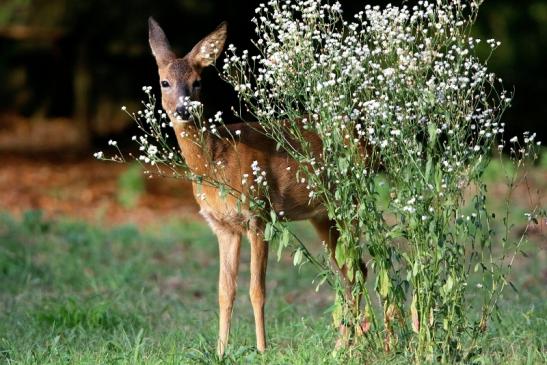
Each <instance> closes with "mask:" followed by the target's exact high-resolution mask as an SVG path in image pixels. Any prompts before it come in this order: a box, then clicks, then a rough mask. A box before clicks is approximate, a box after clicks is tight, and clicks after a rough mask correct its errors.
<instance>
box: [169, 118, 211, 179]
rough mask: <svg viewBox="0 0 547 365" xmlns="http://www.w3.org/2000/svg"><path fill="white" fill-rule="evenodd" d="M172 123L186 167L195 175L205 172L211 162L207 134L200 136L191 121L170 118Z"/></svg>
mask: <svg viewBox="0 0 547 365" xmlns="http://www.w3.org/2000/svg"><path fill="white" fill-rule="evenodd" d="M172 123H173V129H174V130H175V134H176V136H177V142H178V144H179V147H180V152H181V154H182V157H183V158H184V161H185V162H186V164H187V165H188V168H189V169H190V170H191V171H192V172H193V173H194V174H196V175H202V176H203V175H205V174H207V171H208V170H209V164H210V163H211V161H210V160H211V157H210V156H209V151H208V150H207V144H208V141H207V139H208V138H207V137H208V136H207V135H204V136H203V137H200V133H201V132H200V131H199V130H198V128H197V127H196V126H195V125H194V124H193V123H191V122H181V121H179V120H172ZM203 139H206V140H203Z"/></svg>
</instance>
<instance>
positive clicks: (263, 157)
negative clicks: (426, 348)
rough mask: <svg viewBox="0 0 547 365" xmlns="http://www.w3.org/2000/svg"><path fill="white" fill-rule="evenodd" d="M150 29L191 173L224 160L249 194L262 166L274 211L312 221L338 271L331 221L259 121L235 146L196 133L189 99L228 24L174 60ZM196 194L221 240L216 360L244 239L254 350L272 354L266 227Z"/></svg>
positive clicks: (158, 32)
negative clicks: (268, 331) (247, 181)
mask: <svg viewBox="0 0 547 365" xmlns="http://www.w3.org/2000/svg"><path fill="white" fill-rule="evenodd" d="M148 26H149V43H150V48H151V50H152V54H153V56H154V57H155V60H156V64H157V67H158V73H159V80H160V87H161V104H162V107H163V109H164V110H165V111H166V112H167V113H168V115H169V118H170V120H171V123H172V126H173V129H174V132H175V134H176V139H177V143H178V147H179V149H180V153H181V155H182V157H183V159H184V160H185V162H186V164H187V166H188V168H189V169H190V170H191V171H192V173H194V174H196V175H201V176H213V178H214V175H215V172H214V171H213V169H214V167H213V166H216V164H217V163H218V162H220V163H221V164H222V165H223V166H224V167H223V179H224V182H225V183H226V184H227V185H229V186H231V187H232V188H233V189H235V190H237V191H240V192H242V193H245V192H246V191H247V190H246V189H248V185H245V184H244V181H242V176H246V174H247V175H249V176H252V167H251V165H253V163H254V164H255V166H256V165H258V166H260V168H261V170H262V171H264V172H265V173H266V176H267V179H268V183H269V185H270V191H269V194H270V195H269V197H270V201H271V205H272V206H271V208H272V209H273V210H274V211H275V212H278V213H279V212H283V217H284V219H286V220H287V221H297V220H310V221H311V223H312V224H313V226H314V227H315V229H316V231H317V233H318V235H319V238H320V239H321V240H322V241H323V242H324V244H325V246H326V248H327V250H328V251H329V257H330V260H331V262H333V263H334V265H336V259H335V256H334V252H335V247H336V242H337V240H338V237H339V233H338V231H337V229H336V227H335V225H334V223H333V221H331V220H330V219H329V217H328V215H327V213H326V210H325V208H324V207H323V205H322V204H321V202H320V201H315V200H313V201H310V198H309V195H308V194H309V191H308V190H307V189H306V184H305V183H302V182H301V181H297V179H296V177H295V172H296V171H297V170H298V165H297V162H296V161H294V160H293V159H291V158H290V157H289V156H288V154H287V153H286V152H284V151H283V150H278V148H276V143H275V142H274V141H273V140H271V139H269V138H268V137H267V136H265V135H264V134H263V133H260V131H258V130H257V127H256V123H254V124H255V125H250V124H249V123H234V124H227V125H226V128H227V129H228V131H229V132H235V131H238V133H237V135H238V136H237V138H236V139H235V140H233V139H226V138H219V137H218V136H217V135H213V134H212V133H211V134H208V133H207V132H205V136H204V137H202V138H203V139H201V140H200V139H199V138H200V137H198V136H199V131H198V127H197V125H196V123H195V122H194V121H193V120H192V117H191V114H190V112H189V110H188V105H187V103H186V102H185V100H188V99H190V100H194V101H200V91H201V73H202V71H203V69H204V68H206V67H208V66H211V65H213V64H214V63H215V62H216V60H217V58H218V57H219V56H220V54H221V52H222V49H223V48H224V44H225V41H226V37H227V23H226V22H223V23H221V24H220V25H219V26H218V27H217V28H216V29H215V30H214V31H213V32H211V33H210V34H208V35H207V36H205V37H204V38H203V39H201V40H200V41H199V42H198V43H196V44H195V46H194V47H193V48H192V49H191V50H190V52H188V53H187V54H186V55H185V56H184V57H182V58H178V57H177V56H176V55H175V53H174V52H173V50H172V48H171V46H170V43H169V41H168V39H167V37H166V35H165V33H164V31H163V30H162V28H161V27H160V25H159V24H158V23H157V22H156V20H155V19H154V18H152V17H150V18H149V20H148ZM306 137H307V139H308V140H309V141H310V142H311V146H312V149H313V151H314V152H315V153H316V154H317V155H320V153H321V149H322V145H321V140H320V139H319V137H318V136H317V135H316V134H313V133H311V132H310V133H308V134H307V136H306ZM192 189H193V194H194V197H195V198H196V201H197V203H198V205H199V209H200V214H201V215H202V216H203V218H204V219H205V220H206V222H207V223H208V225H209V226H210V228H211V229H212V231H213V232H214V234H215V235H216V237H217V240H218V252H219V257H220V260H219V266H220V267H219V278H218V304H219V326H218V342H217V354H218V356H219V357H221V358H222V357H223V355H224V353H225V351H226V348H227V345H228V337H229V332H230V324H231V317H232V311H233V305H234V299H235V295H236V286H237V275H238V268H239V261H240V248H241V238H242V235H243V234H245V235H246V236H247V237H248V240H249V242H250V249H251V262H250V274H251V275H250V288H249V296H250V301H251V305H252V309H253V314H254V321H255V334H256V348H257V350H258V351H259V352H260V353H262V352H264V351H265V350H266V331H265V324H264V312H265V302H266V267H267V260H268V242H266V241H265V239H264V229H265V222H264V221H263V220H262V219H260V218H259V217H257V216H256V214H255V213H254V212H253V211H252V210H250V209H249V208H248V206H245V205H244V206H241V204H239V201H238V199H237V198H236V197H233V196H231V195H228V196H225V197H221V196H220V194H219V188H218V187H215V186H210V185H207V184H202V185H199V184H198V183H196V182H192ZM338 270H339V271H340V272H343V268H342V269H341V268H339V267H338Z"/></svg>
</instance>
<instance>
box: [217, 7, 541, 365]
mask: <svg viewBox="0 0 547 365" xmlns="http://www.w3.org/2000/svg"><path fill="white" fill-rule="evenodd" d="M480 3H481V1H476V0H471V1H460V0H454V1H441V0H439V1H436V2H428V1H418V3H417V5H415V6H407V5H403V6H401V7H396V6H391V5H388V6H387V7H385V8H381V7H378V6H375V7H372V6H368V5H367V6H365V9H364V11H362V12H359V13H358V14H356V15H355V17H354V18H353V19H352V20H351V21H350V20H347V19H345V18H344V17H343V14H342V9H341V6H340V4H339V3H333V4H330V3H327V2H324V1H319V0H306V1H295V0H271V1H269V2H268V3H267V4H263V5H260V6H259V7H258V8H257V9H256V17H255V18H254V19H253V22H254V24H255V26H256V28H255V31H256V39H255V40H254V45H255V46H256V50H257V52H256V54H255V55H251V53H249V52H248V51H247V50H243V51H238V50H237V49H236V48H235V47H234V46H233V45H230V46H229V47H228V54H227V57H226V59H225V64H224V66H223V69H222V75H223V77H224V79H225V80H226V81H227V82H229V83H230V84H231V85H233V87H234V89H235V90H236V91H237V93H238V95H239V97H240V100H241V103H242V107H243V108H244V110H246V111H247V112H249V113H250V114H252V115H253V116H254V117H255V118H256V120H257V121H258V123H259V124H260V127H261V129H262V130H263V131H264V133H266V134H267V135H268V136H269V137H270V138H272V139H274V140H276V141H277V143H278V146H279V148H281V149H283V150H285V151H286V152H287V153H288V154H289V155H290V156H291V157H292V158H293V159H294V160H296V161H298V162H299V166H300V170H299V171H298V176H300V178H302V177H303V178H304V179H305V180H306V181H307V183H308V186H309V188H310V195H309V197H310V200H314V199H320V200H321V201H322V202H323V203H324V205H325V207H326V209H327V211H328V215H329V218H330V219H332V220H333V221H335V222H336V226H337V229H338V231H339V233H340V239H339V241H338V245H337V248H336V263H337V265H335V266H338V268H335V267H332V266H331V268H330V269H331V271H332V278H334V281H335V283H336V285H335V287H336V288H337V293H338V295H337V300H336V304H335V307H334V313H333V314H334V318H335V323H336V325H337V327H338V328H340V333H341V341H340V342H339V344H344V345H346V346H349V347H350V348H355V347H356V346H357V347H358V346H364V347H365V348H372V349H374V350H379V349H383V350H385V351H388V352H389V351H400V350H401V349H407V350H411V352H412V353H413V354H415V357H416V359H417V360H423V359H429V360H440V361H442V362H452V361H456V360H458V359H459V360H462V359H469V358H471V357H472V356H473V354H474V353H475V351H476V346H477V343H478V342H477V340H478V338H479V337H480V336H481V335H482V334H483V333H484V332H485V330H486V328H487V323H488V320H489V319H490V318H491V315H492V313H493V312H494V310H495V308H496V303H497V299H498V298H499V295H500V293H501V291H502V290H503V289H504V287H505V286H506V285H507V284H508V281H507V274H508V270H509V269H510V266H511V264H507V261H506V259H507V257H508V255H510V254H509V253H510V252H512V253H513V256H511V257H513V258H514V253H515V252H516V250H518V247H519V246H520V244H521V243H522V240H523V239H522V238H521V239H519V240H516V241H514V240H511V239H510V237H509V235H508V234H506V235H505V237H504V238H501V239H500V238H499V237H498V236H497V235H496V233H495V230H494V229H493V226H494V224H495V218H494V217H493V215H492V213H491V212H490V211H489V210H488V208H487V205H486V201H487V199H486V186H485V184H484V183H483V181H482V174H483V172H484V171H485V168H486V167H487V166H488V164H489V162H490V160H491V156H492V150H495V149H496V147H497V148H499V149H509V150H510V154H511V157H512V161H514V162H515V164H516V165H517V166H518V167H523V165H524V164H525V162H526V161H528V160H529V159H533V158H535V157H536V153H535V147H536V145H539V142H536V141H535V140H534V139H535V135H533V134H526V135H525V136H524V144H523V145H519V144H518V139H511V140H510V141H509V143H507V142H505V141H504V140H503V133H504V128H505V125H504V123H503V122H501V120H500V119H501V116H502V114H503V112H504V111H505V109H506V108H507V107H509V106H510V103H511V98H512V96H511V95H510V94H509V93H508V92H506V91H505V90H504V88H503V84H502V82H501V80H500V79H498V78H497V77H496V76H495V75H494V74H493V73H491V72H489V71H488V68H487V64H488V60H489V58H490V56H488V57H487V58H486V59H484V58H480V57H479V56H478V54H477V47H478V46H479V45H480V43H481V40H480V39H477V38H474V37H472V36H471V27H472V25H473V23H474V21H475V19H476V16H477V13H478V10H479V7H480ZM483 43H485V46H486V47H487V48H488V49H489V50H490V55H491V54H492V52H493V51H494V50H495V49H496V48H497V47H498V46H499V45H500V43H499V42H496V41H495V40H488V41H486V42H483ZM281 121H285V122H281ZM304 131H312V132H314V133H316V134H317V135H318V136H319V137H320V139H321V141H322V150H321V152H320V153H319V154H317V153H316V152H314V151H313V150H312V148H311V146H310V144H309V142H308V141H307V140H306V138H304ZM500 140H501V142H498V143H497V142H496V141H500ZM295 141H296V143H297V144H298V145H299V146H300V147H299V148H295ZM516 176H518V175H514V176H513V177H512V178H511V186H512V187H514V186H515V182H516V181H515V179H516V178H517V177H516ZM384 193H387V194H384ZM384 195H387V197H386V196H384ZM538 213H539V211H538V210H537V208H532V211H531V212H530V213H529V214H530V217H536V216H537V214H538ZM534 221H535V218H533V219H530V220H529V224H533V223H534ZM273 223H277V224H279V222H273ZM503 224H504V225H505V226H506V227H509V223H508V222H507V219H505V220H504V222H503ZM508 229H509V228H507V229H506V232H508ZM279 231H280V232H283V229H280V230H279ZM363 260H364V263H363ZM299 261H300V258H299V259H298V260H296V257H295V263H298V262H299ZM324 262H327V261H326V260H325V261H324ZM364 265H366V268H364V267H363V266H364ZM340 268H342V270H340ZM368 269H370V270H368ZM475 272H476V273H477V274H476V276H478V277H479V279H478V280H479V283H478V285H479V286H480V288H482V289H481V291H479V292H478V293H479V294H478V295H479V296H480V298H481V302H480V304H478V305H476V306H475V307H473V305H475V304H473V303H475V302H474V301H472V298H471V294H473V295H477V291H476V289H477V286H475V287H472V286H471V285H468V283H470V282H472V280H474V279H473V278H474V273H475ZM367 275H368V276H369V278H368V280H371V279H372V278H374V280H375V282H374V286H373V289H370V287H368V286H367V285H366V284H367ZM472 304H473V305H472ZM473 308H475V309H473ZM353 345H355V346H353Z"/></svg>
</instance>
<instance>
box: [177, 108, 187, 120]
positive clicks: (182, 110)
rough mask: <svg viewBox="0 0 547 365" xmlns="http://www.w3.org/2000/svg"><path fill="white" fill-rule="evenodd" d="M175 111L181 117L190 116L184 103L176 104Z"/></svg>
mask: <svg viewBox="0 0 547 365" xmlns="http://www.w3.org/2000/svg"><path fill="white" fill-rule="evenodd" d="M175 111H176V112H177V114H178V116H179V117H181V118H182V119H188V118H190V113H189V112H188V109H187V108H186V106H184V105H178V106H177V108H176V109H175Z"/></svg>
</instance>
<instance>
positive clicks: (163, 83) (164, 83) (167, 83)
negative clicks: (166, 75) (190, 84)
mask: <svg viewBox="0 0 547 365" xmlns="http://www.w3.org/2000/svg"><path fill="white" fill-rule="evenodd" d="M161 87H169V81H165V80H163V81H162V82H161Z"/></svg>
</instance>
